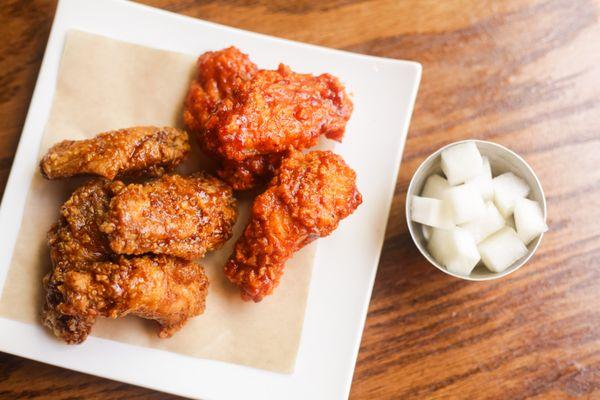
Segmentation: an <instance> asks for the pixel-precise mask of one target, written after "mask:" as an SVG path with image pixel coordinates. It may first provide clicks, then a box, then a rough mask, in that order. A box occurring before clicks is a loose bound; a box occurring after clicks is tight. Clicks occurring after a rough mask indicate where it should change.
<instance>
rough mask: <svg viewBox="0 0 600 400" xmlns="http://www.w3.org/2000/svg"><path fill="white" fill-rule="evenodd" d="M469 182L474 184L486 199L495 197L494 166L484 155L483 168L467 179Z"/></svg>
mask: <svg viewBox="0 0 600 400" xmlns="http://www.w3.org/2000/svg"><path fill="white" fill-rule="evenodd" d="M467 184H469V185H473V186H475V187H476V188H477V190H479V193H481V197H483V199H484V200H492V199H493V198H494V186H493V185H492V167H491V165H490V160H489V159H488V158H487V157H483V169H482V170H481V173H480V174H479V175H477V176H476V177H474V178H471V179H469V180H468V181H467Z"/></svg>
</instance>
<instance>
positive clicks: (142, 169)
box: [40, 126, 190, 179]
mask: <svg viewBox="0 0 600 400" xmlns="http://www.w3.org/2000/svg"><path fill="white" fill-rule="evenodd" d="M189 150H190V145H189V142H188V136H187V133H186V132H184V131H181V130H178V129H175V128H168V127H165V128H159V127H154V126H140V127H133V128H126V129H120V130H117V131H110V132H104V133H100V134H99V135H97V136H96V137H94V138H92V139H88V140H65V141H62V142H60V143H57V144H56V145H54V146H52V147H51V148H50V150H48V152H47V153H46V155H45V156H44V157H43V158H42V161H41V162H40V169H41V172H42V175H43V176H44V177H46V178H48V179H57V178H66V177H70V176H74V175H87V174H91V175H99V176H102V177H104V178H107V179H114V178H115V177H117V176H137V175H148V176H160V175H162V174H163V173H164V172H165V171H169V170H172V169H173V168H175V167H176V166H177V165H178V164H179V163H180V162H181V161H182V160H183V158H184V157H185V155H186V154H187V153H188V152H189Z"/></svg>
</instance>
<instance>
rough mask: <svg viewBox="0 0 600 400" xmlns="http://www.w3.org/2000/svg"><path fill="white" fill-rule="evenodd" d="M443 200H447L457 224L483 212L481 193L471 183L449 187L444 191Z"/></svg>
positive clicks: (470, 219) (483, 205) (476, 216)
mask: <svg viewBox="0 0 600 400" xmlns="http://www.w3.org/2000/svg"><path fill="white" fill-rule="evenodd" d="M444 201H447V202H448V204H449V206H450V210H452V215H453V216H454V223H456V224H457V225H460V224H464V223H465V222H469V221H472V220H474V219H476V218H478V217H479V216H481V215H482V214H483V213H484V212H485V204H484V202H483V198H482V197H481V193H479V191H478V190H477V189H475V188H474V187H473V186H471V185H460V186H454V187H451V188H450V189H448V190H447V191H446V193H445V195H444Z"/></svg>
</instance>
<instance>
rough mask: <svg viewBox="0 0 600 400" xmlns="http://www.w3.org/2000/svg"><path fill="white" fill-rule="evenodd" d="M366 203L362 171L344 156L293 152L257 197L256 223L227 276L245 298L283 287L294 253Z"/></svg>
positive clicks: (238, 245) (232, 259) (252, 223)
mask: <svg viewBox="0 0 600 400" xmlns="http://www.w3.org/2000/svg"><path fill="white" fill-rule="evenodd" d="M361 202H362V197H361V194H360V193H359V192H358V190H357V188H356V174H355V172H354V171H353V170H352V169H351V168H350V167H348V166H347V165H346V163H345V162H344V160H343V159H342V158H341V157H340V156H338V155H336V154H334V153H332V152H329V151H312V152H310V153H308V154H302V153H300V152H296V151H292V152H291V154H290V155H289V156H288V157H286V158H284V159H283V160H282V162H281V166H280V168H279V169H278V170H277V173H276V175H275V177H274V178H273V180H272V181H271V183H270V184H269V186H268V188H267V190H266V191H265V192H264V193H263V194H261V195H260V196H258V197H257V198H256V199H255V200H254V203H253V205H252V211H251V220H250V223H249V224H248V226H247V227H246V229H245V231H244V233H243V235H242V236H241V237H240V238H239V239H238V241H237V243H236V245H235V249H234V252H233V254H232V255H231V257H230V258H229V260H228V262H227V264H226V265H225V275H226V276H227V277H228V278H229V280H230V281H231V282H232V283H234V284H235V285H237V286H238V287H239V288H240V291H241V294H242V298H243V299H244V300H253V301H255V302H258V301H260V300H262V298H263V297H264V296H266V295H269V294H271V293H272V291H273V289H274V288H275V287H276V286H277V284H278V283H279V280H280V279H281V276H282V275H283V269H284V263H285V262H286V261H287V260H288V259H289V258H290V257H291V256H292V255H293V254H294V252H296V251H298V250H299V249H301V248H302V247H304V246H305V245H307V244H309V243H310V242H312V241H313V240H315V239H317V238H319V237H323V236H327V235H329V234H330V233H331V232H332V231H333V230H335V229H336V228H337V226H338V224H339V222H340V220H342V219H344V218H346V217H347V216H348V215H350V214H352V213H353V212H354V210H355V209H356V208H357V207H358V206H359V205H360V204H361Z"/></svg>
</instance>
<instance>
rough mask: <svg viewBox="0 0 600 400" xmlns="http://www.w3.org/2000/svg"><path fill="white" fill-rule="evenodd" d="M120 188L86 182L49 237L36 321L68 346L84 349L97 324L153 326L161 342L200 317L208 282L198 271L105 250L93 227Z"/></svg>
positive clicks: (172, 261)
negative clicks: (106, 320)
mask: <svg viewBox="0 0 600 400" xmlns="http://www.w3.org/2000/svg"><path fill="white" fill-rule="evenodd" d="M123 188H124V184H123V183H121V182H118V181H115V182H111V181H107V180H102V179H96V180H93V181H91V182H89V183H87V184H85V185H83V186H81V187H80V188H79V189H77V190H76V191H75V192H74V193H73V194H72V196H71V197H70V198H69V200H67V202H65V204H64V205H63V206H62V207H61V216H60V219H59V222H58V224H56V225H55V226H53V227H52V229H51V230H50V232H49V233H48V244H49V246H50V258H51V260H52V270H51V271H50V272H49V273H48V274H47V275H46V276H45V278H44V288H45V290H46V296H45V303H44V307H43V311H42V321H43V323H44V324H45V325H46V326H48V327H49V328H50V329H51V330H52V331H53V332H54V334H55V335H56V336H57V337H59V338H61V339H63V340H64V341H65V342H67V343H81V342H83V341H84V340H85V339H86V337H87V336H88V334H89V333H90V331H91V329H92V325H93V324H94V322H95V320H96V318H97V317H111V318H117V317H120V316H124V315H127V314H134V315H137V316H140V317H142V318H147V319H153V320H156V321H157V322H158V323H159V325H160V331H159V336H161V337H168V336H170V335H172V334H173V333H174V332H175V331H177V330H178V329H179V328H180V327H181V326H182V325H183V324H184V323H185V322H186V321H187V320H188V319H189V318H191V317H194V316H196V315H199V314H202V313H203V311H204V307H205V299H206V294H207V290H208V280H207V278H206V276H205V275H204V271H203V269H202V267H201V266H199V265H197V264H195V263H192V262H189V261H185V260H182V259H179V258H175V257H171V256H164V255H145V256H143V257H134V258H127V257H124V256H118V255H115V254H114V253H112V252H111V251H110V246H109V244H108V240H107V238H106V236H105V235H104V234H103V233H102V232H100V230H99V226H100V224H102V223H103V221H104V219H105V214H106V212H107V211H108V207H109V203H110V199H111V197H112V196H114V195H115V194H116V193H117V192H119V191H120V190H123Z"/></svg>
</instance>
